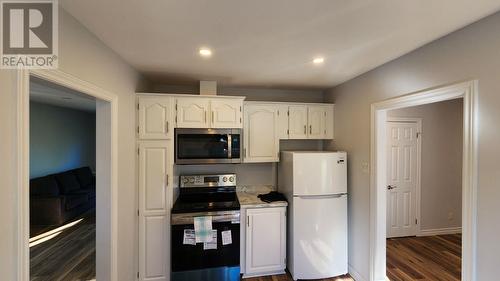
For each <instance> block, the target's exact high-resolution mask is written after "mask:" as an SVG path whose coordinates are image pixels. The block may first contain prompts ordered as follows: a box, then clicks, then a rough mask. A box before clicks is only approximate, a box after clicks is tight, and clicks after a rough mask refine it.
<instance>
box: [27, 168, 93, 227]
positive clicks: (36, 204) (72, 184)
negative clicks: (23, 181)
mask: <svg viewBox="0 0 500 281" xmlns="http://www.w3.org/2000/svg"><path fill="white" fill-rule="evenodd" d="M95 196H96V190H95V176H94V175H93V174H92V171H91V170H90V168H89V167H82V168H78V169H74V170H69V171H66V172H62V173H58V174H53V175H48V176H45V177H40V178H34V179H32V180H31V181H30V224H31V225H60V224H63V223H65V222H67V221H68V220H70V219H72V218H75V217H77V216H79V215H81V214H83V213H85V212H87V211H89V210H91V209H93V208H95Z"/></svg>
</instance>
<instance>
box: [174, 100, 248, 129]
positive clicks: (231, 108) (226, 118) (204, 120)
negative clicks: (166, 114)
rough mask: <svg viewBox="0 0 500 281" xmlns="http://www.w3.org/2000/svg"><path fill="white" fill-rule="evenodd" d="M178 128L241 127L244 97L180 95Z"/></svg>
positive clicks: (177, 101)
mask: <svg viewBox="0 0 500 281" xmlns="http://www.w3.org/2000/svg"><path fill="white" fill-rule="evenodd" d="M176 103H177V107H176V108H177V128H241V127H242V126H243V119H242V110H243V98H206V97H178V98H177V99H176Z"/></svg>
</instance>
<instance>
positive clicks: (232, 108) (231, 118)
mask: <svg viewBox="0 0 500 281" xmlns="http://www.w3.org/2000/svg"><path fill="white" fill-rule="evenodd" d="M242 106H243V101H242V100H240V99H237V100H232V99H213V100H212V101H211V102H210V110H211V111H212V112H211V126H210V127H211V128H241V127H243V122H242V120H241V119H242V118H241V110H242Z"/></svg>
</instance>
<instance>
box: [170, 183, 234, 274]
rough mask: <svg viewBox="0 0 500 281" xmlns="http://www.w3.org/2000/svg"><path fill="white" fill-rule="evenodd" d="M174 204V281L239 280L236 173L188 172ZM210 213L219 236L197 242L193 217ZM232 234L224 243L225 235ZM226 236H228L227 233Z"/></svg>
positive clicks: (180, 184) (213, 227) (213, 229)
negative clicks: (194, 239)
mask: <svg viewBox="0 0 500 281" xmlns="http://www.w3.org/2000/svg"><path fill="white" fill-rule="evenodd" d="M179 180H180V182H179V187H180V188H179V197H178V198H177V200H176V201H175V203H174V206H173V208H172V220H171V224H172V233H171V240H172V247H171V249H172V252H171V256H172V276H171V280H172V281H188V280H203V281H239V280H240V239H239V238H240V203H239V201H238V197H237V195H236V175H235V174H224V175H186V176H180V178H179ZM195 217H210V219H211V221H212V231H213V232H215V233H216V234H214V235H216V236H215V237H217V239H216V240H215V242H213V243H212V244H210V245H208V244H206V243H195V242H194V241H193V240H192V239H193V238H191V240H189V238H188V237H190V236H189V235H194V218H195ZM223 235H226V236H227V235H229V236H230V237H231V239H230V243H228V242H227V239H226V240H225V242H224V243H223V241H222V236H223ZM226 238H227V237H226Z"/></svg>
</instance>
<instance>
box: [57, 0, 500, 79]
mask: <svg viewBox="0 0 500 281" xmlns="http://www.w3.org/2000/svg"><path fill="white" fill-rule="evenodd" d="M60 2H61V4H62V6H63V8H64V9H66V10H67V11H68V12H69V13H71V14H72V15H73V16H74V17H76V18H77V19H78V20H79V21H80V22H82V23H83V24H84V25H85V26H86V27H87V28H88V29H89V30H90V31H91V32H93V33H94V34H96V35H97V36H98V37H99V38H100V39H101V40H102V41H103V42H104V43H105V44H107V45H108V46H109V47H110V48H111V49H113V50H114V51H116V52H117V53H118V54H119V55H121V56H122V57H123V58H124V59H125V60H126V61H127V62H128V63H130V64H131V65H132V66H133V67H135V68H136V69H137V70H139V71H140V72H142V73H144V74H145V75H146V76H147V77H149V78H150V79H152V80H155V81H157V82H164V83H174V84H175V83H192V82H194V81H197V80H200V79H204V80H208V79H211V80H218V81H219V82H220V83H222V84H224V85H230V86H265V87H290V88H326V87H331V86H334V85H337V84H339V83H341V82H343V81H346V80H349V79H351V78H353V77H355V76H357V75H359V74H362V73H364V72H366V71H368V70H370V69H373V68H375V67H377V66H379V65H381V64H383V63H385V62H388V61H390V60H392V59H394V58H397V57H399V56H401V55H403V54H405V53H408V52H410V51H412V50H414V49H416V48H418V47H420V46H422V45H424V44H426V43H428V42H430V41H433V40H435V39H437V38H439V37H441V36H443V35H446V34H448V33H450V32H452V31H454V30H457V29H459V28H461V27H463V26H465V25H467V24H470V23H472V22H474V21H476V20H478V19H480V18H483V17H485V16H487V15H489V14H492V13H494V12H496V11H498V10H499V9H500V1H498V0H481V1H471V0H403V1H402V0H307V1H306V0H302V1H301V0H293V1H292V0H176V1H173V0H172V1H169V0H148V1H137V0H106V1H103V0H85V1H78V0H61V1H60ZM202 46H206V47H210V48H211V49H212V50H213V56H212V57H211V58H210V59H202V58H200V57H199V55H198V49H199V48H200V47H202ZM315 56H324V57H325V59H326V61H325V63H324V65H321V66H315V65H313V64H312V62H311V61H312V59H313V57H315Z"/></svg>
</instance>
